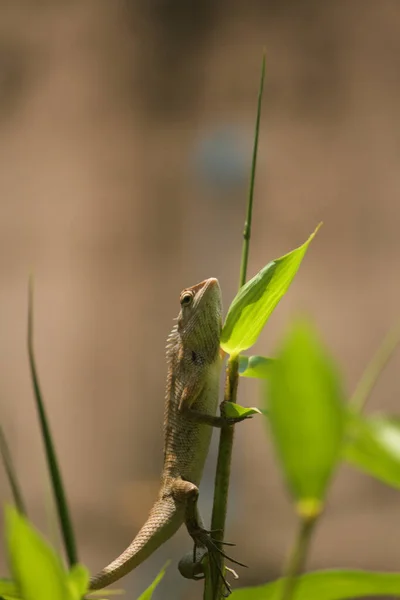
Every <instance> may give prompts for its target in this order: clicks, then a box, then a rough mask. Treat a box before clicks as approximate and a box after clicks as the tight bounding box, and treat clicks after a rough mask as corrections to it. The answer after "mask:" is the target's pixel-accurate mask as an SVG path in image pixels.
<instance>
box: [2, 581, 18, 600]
mask: <svg viewBox="0 0 400 600" xmlns="http://www.w3.org/2000/svg"><path fill="white" fill-rule="evenodd" d="M0 596H1V597H3V598H6V597H7V598H13V599H14V598H16V599H19V598H21V594H20V593H19V591H18V587H17V585H16V584H15V583H14V581H11V579H0Z"/></svg>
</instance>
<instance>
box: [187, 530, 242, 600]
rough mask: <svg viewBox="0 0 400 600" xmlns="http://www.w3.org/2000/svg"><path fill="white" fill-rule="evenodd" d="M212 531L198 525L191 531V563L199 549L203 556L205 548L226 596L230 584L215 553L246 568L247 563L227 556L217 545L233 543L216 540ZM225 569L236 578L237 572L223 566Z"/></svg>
mask: <svg viewBox="0 0 400 600" xmlns="http://www.w3.org/2000/svg"><path fill="white" fill-rule="evenodd" d="M212 533H213V532H212V531H207V530H206V529H203V528H200V527H199V528H198V529H197V530H196V531H192V532H191V535H192V538H193V540H194V548H193V555H192V559H193V564H194V563H195V562H196V560H197V556H198V552H199V550H202V551H203V556H204V555H205V552H206V550H207V553H208V555H209V557H210V561H212V563H213V564H214V566H215V567H216V569H217V571H218V574H219V576H220V577H221V580H222V581H223V584H224V586H225V589H226V594H225V597H227V596H229V594H230V593H231V586H230V585H229V583H228V581H227V580H226V578H225V575H224V573H223V572H222V570H221V568H220V566H219V561H218V560H217V558H216V555H217V554H219V555H221V556H223V557H224V558H225V559H227V560H229V561H230V562H232V563H235V564H236V565H239V566H241V567H245V568H247V565H245V564H243V563H241V562H239V561H238V560H235V559H234V558H232V557H231V556H228V555H227V554H226V553H225V552H224V551H223V550H221V548H220V547H219V546H220V545H221V546H235V544H232V543H230V542H220V541H217V540H215V539H214V538H213V537H212ZM225 569H226V570H227V571H229V572H230V573H232V575H233V577H234V578H235V579H237V578H238V575H237V573H236V572H235V571H233V569H229V568H228V567H225Z"/></svg>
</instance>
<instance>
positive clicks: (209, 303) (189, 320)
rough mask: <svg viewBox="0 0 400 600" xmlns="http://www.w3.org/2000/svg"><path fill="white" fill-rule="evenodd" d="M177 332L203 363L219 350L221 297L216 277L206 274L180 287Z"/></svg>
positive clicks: (213, 358) (212, 359)
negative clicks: (204, 276) (201, 279)
mask: <svg viewBox="0 0 400 600" xmlns="http://www.w3.org/2000/svg"><path fill="white" fill-rule="evenodd" d="M179 300H180V303H181V311H180V313H179V316H178V331H179V333H180V336H181V339H182V343H183V345H184V346H185V347H186V348H188V349H190V350H192V351H193V352H198V353H199V355H200V356H201V357H202V358H203V359H204V360H206V361H207V362H208V361H210V362H212V361H214V360H215V358H216V356H217V355H218V352H219V339H220V335H221V326H222V296H221V289H220V287H219V284H218V280H217V279H215V278H214V277H210V278H209V279H206V280H205V281H202V282H201V283H198V284H197V285H194V286H193V287H189V288H186V289H184V290H182V292H181V295H180V299H179Z"/></svg>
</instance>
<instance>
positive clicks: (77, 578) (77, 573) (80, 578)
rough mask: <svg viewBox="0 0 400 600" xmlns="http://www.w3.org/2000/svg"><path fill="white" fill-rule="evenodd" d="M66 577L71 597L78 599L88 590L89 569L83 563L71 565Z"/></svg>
mask: <svg viewBox="0 0 400 600" xmlns="http://www.w3.org/2000/svg"><path fill="white" fill-rule="evenodd" d="M67 579H68V585H69V589H70V592H71V598H74V599H76V600H80V598H82V596H84V594H86V592H87V591H88V587H89V579H90V576H89V571H88V570H87V568H86V567H84V566H83V565H81V564H76V565H74V566H73V567H71V569H70V571H69V573H68V576H67Z"/></svg>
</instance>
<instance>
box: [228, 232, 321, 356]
mask: <svg viewBox="0 0 400 600" xmlns="http://www.w3.org/2000/svg"><path fill="white" fill-rule="evenodd" d="M320 225H321V224H320ZM320 225H318V227H317V228H316V230H315V231H314V233H313V234H311V235H310V237H309V238H308V240H307V241H306V242H305V243H304V244H303V245H302V246H300V247H299V248H296V249H295V250H292V252H289V254H285V256H282V257H281V258H278V259H276V260H274V261H273V262H271V263H269V264H268V265H266V266H265V267H264V268H263V269H261V271H260V272H259V273H257V275H255V276H254V277H253V279H250V281H248V282H247V283H246V284H245V285H244V286H243V287H242V288H240V290H239V292H238V293H237V295H236V297H235V298H234V300H233V302H232V304H231V305H230V307H229V310H228V314H227V317H226V320H225V324H224V327H223V329H222V334H221V347H222V349H223V350H225V352H227V353H228V354H231V355H234V356H236V355H237V354H239V353H240V352H242V351H243V350H247V348H250V347H251V346H253V344H255V342H256V341H257V338H258V336H259V335H260V333H261V331H262V329H263V327H264V325H265V323H266V322H267V321H268V319H269V317H270V315H271V313H272V311H273V310H274V308H275V307H276V305H277V304H278V302H279V301H280V299H281V298H282V296H284V294H285V293H286V291H287V289H288V287H289V285H290V284H291V282H292V280H293V278H294V276H295V275H296V273H297V271H298V269H299V267H300V264H301V261H302V260H303V258H304V255H305V253H306V251H307V248H308V246H309V245H310V243H311V240H312V239H313V238H314V236H315V234H316V233H317V231H318V229H319V227H320Z"/></svg>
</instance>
